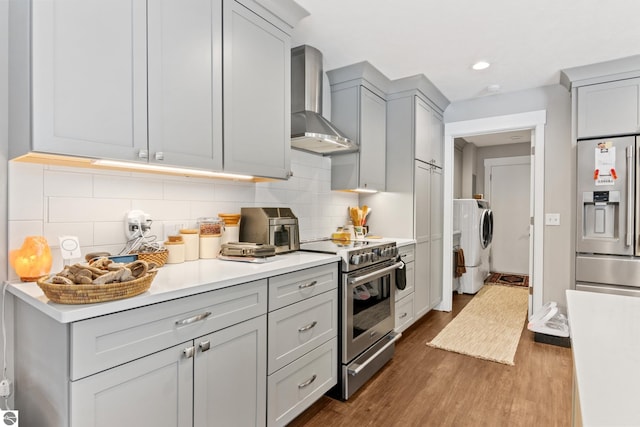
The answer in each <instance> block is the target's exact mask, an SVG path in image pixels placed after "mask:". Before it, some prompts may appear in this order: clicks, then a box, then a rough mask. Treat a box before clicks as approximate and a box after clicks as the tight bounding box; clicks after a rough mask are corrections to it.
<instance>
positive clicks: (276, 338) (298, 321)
mask: <svg viewBox="0 0 640 427" xmlns="http://www.w3.org/2000/svg"><path fill="white" fill-rule="evenodd" d="M337 322H338V292H337V290H332V291H329V292H325V293H323V294H320V295H317V296H315V297H313V298H309V299H306V300H304V301H301V302H299V303H296V304H293V305H290V306H287V307H284V308H281V309H280V310H276V311H272V312H270V313H269V341H268V370H269V373H273V372H275V371H277V370H278V369H280V368H282V367H283V366H285V365H287V364H288V363H291V362H293V361H294V360H295V359H297V358H298V357H300V356H302V355H303V354H305V353H307V352H308V351H309V350H311V349H313V348H315V347H317V346H318V345H320V344H321V343H323V342H325V341H327V340H328V339H329V338H332V337H335V336H336V335H337V330H338V326H337Z"/></svg>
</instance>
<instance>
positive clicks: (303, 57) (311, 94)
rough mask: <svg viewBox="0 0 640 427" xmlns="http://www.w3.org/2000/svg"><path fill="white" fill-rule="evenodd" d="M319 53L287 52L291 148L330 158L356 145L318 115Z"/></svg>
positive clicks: (305, 48)
mask: <svg viewBox="0 0 640 427" xmlns="http://www.w3.org/2000/svg"><path fill="white" fill-rule="evenodd" d="M322 78H323V73H322V54H321V53H320V51H319V50H318V49H316V48H314V47H311V46H307V45H302V46H298V47H294V48H293V49H291V112H292V113H291V148H295V149H298V150H303V151H307V152H311V153H317V154H323V155H330V154H333V153H345V152H353V151H358V145H357V144H356V143H355V142H354V141H352V140H351V139H349V138H348V137H346V136H345V135H344V134H343V133H342V132H341V131H340V130H339V129H337V128H336V127H335V126H334V125H332V124H331V122H329V121H328V120H327V119H325V118H324V117H323V116H322Z"/></svg>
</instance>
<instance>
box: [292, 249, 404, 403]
mask: <svg viewBox="0 0 640 427" xmlns="http://www.w3.org/2000/svg"><path fill="white" fill-rule="evenodd" d="M300 250H302V251H307V252H321V253H330V254H337V255H339V256H340V257H342V263H341V275H340V276H341V283H340V286H339V292H340V300H339V310H340V319H339V326H340V328H339V331H340V337H339V340H338V345H339V358H340V360H339V366H338V368H339V372H340V373H341V374H340V375H339V378H338V385H337V386H336V390H335V391H336V393H333V394H334V395H335V396H336V397H338V398H340V399H343V400H346V399H348V398H349V397H351V395H352V394H353V393H355V392H356V391H357V390H358V389H359V388H360V387H361V386H362V385H363V384H364V383H365V382H367V381H368V380H369V378H371V377H372V376H373V375H374V374H375V373H376V372H377V371H378V370H379V369H380V368H382V366H383V365H384V364H385V363H387V362H388V361H389V360H390V359H391V358H392V357H393V353H394V350H395V342H396V340H397V339H398V338H400V334H398V333H395V332H394V331H393V328H394V321H395V303H394V301H395V298H394V292H395V288H396V270H398V269H400V268H403V267H404V263H402V262H400V261H397V256H398V248H397V247H396V244H395V242H373V241H369V240H352V241H349V242H337V241H333V240H321V241H315V242H306V243H302V244H301V245H300Z"/></svg>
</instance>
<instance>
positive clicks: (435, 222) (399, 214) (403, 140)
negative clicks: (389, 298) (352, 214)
mask: <svg viewBox="0 0 640 427" xmlns="http://www.w3.org/2000/svg"><path fill="white" fill-rule="evenodd" d="M448 104H449V101H448V100H447V99H446V98H445V97H444V95H442V93H441V92H440V91H439V90H438V89H437V88H436V87H435V86H433V84H432V83H431V82H430V81H429V80H428V79H427V78H426V77H425V76H423V75H419V76H413V77H407V78H405V79H400V80H394V81H392V82H391V84H390V90H389V93H387V149H386V158H387V173H386V181H387V191H386V192H385V193H378V194H374V195H361V203H363V204H364V203H366V204H367V205H369V206H370V207H371V216H370V220H369V225H370V228H371V230H375V231H376V232H377V233H378V232H379V233H381V234H384V235H388V236H394V237H400V238H411V239H415V240H416V246H415V261H414V265H415V267H414V268H415V284H414V292H413V295H407V296H406V297H403V298H409V297H412V298H413V303H414V306H413V309H414V313H415V317H414V319H416V320H417V319H418V318H420V317H421V316H423V315H424V314H425V313H427V312H428V311H429V310H431V309H432V308H434V307H436V306H437V305H438V304H439V303H440V302H441V301H442V263H443V258H442V257H443V247H442V243H443V217H442V209H443V181H442V176H443V175H442V172H443V139H444V131H443V130H444V125H443V122H442V111H444V109H445V108H446V107H447V105H448ZM400 304H403V302H402V300H401V301H398V302H397V303H396V305H400ZM405 305H406V304H405Z"/></svg>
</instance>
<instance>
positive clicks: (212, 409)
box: [147, 315, 267, 427]
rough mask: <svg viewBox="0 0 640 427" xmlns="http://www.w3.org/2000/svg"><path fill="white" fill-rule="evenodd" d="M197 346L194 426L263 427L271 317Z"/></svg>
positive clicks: (232, 328)
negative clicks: (268, 336) (268, 323)
mask: <svg viewBox="0 0 640 427" xmlns="http://www.w3.org/2000/svg"><path fill="white" fill-rule="evenodd" d="M195 346H196V356H195V359H194V366H195V369H194V401H193V410H194V424H193V425H194V426H195V427H203V426H261V425H264V424H265V421H266V412H267V407H266V400H267V395H266V393H267V321H266V315H262V316H260V317H256V318H254V319H251V320H248V321H245V322H242V323H239V324H237V325H234V326H230V327H229V328H226V329H223V330H221V331H218V332H215V333H213V334H210V335H207V336H204V337H201V338H198V339H196V340H195ZM147 425H149V424H147ZM180 425H183V424H180ZM185 425H186V424H185Z"/></svg>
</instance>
